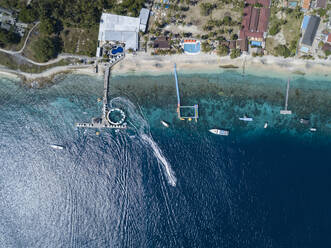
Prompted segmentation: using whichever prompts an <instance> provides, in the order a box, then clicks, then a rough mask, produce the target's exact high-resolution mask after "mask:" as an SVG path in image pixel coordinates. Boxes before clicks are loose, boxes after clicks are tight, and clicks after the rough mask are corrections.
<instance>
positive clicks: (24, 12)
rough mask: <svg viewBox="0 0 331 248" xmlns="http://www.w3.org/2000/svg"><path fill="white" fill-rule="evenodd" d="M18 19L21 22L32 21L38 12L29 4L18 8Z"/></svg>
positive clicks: (35, 18)
mask: <svg viewBox="0 0 331 248" xmlns="http://www.w3.org/2000/svg"><path fill="white" fill-rule="evenodd" d="M18 19H19V20H20V21H21V22H25V23H32V22H34V21H36V20H37V19H38V12H37V11H36V9H33V8H31V7H30V6H28V7H24V8H22V9H21V10H20V13H19V15H18Z"/></svg>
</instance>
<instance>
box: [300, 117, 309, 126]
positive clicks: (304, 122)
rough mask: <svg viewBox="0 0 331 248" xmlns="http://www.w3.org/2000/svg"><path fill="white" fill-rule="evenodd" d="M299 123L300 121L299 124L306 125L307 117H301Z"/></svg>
mask: <svg viewBox="0 0 331 248" xmlns="http://www.w3.org/2000/svg"><path fill="white" fill-rule="evenodd" d="M300 123H301V124H305V125H308V124H309V119H304V118H301V119H300Z"/></svg>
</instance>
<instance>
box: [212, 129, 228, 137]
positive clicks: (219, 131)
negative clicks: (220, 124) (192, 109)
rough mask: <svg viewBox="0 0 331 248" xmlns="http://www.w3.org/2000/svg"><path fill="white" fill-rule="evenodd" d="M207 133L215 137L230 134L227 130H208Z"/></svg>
mask: <svg viewBox="0 0 331 248" xmlns="http://www.w3.org/2000/svg"><path fill="white" fill-rule="evenodd" d="M209 132H211V133H213V134H217V135H222V136H228V135H229V134H230V132H229V131H228V130H222V129H216V128H214V129H209Z"/></svg>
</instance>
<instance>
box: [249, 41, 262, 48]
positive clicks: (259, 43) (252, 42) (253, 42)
mask: <svg viewBox="0 0 331 248" xmlns="http://www.w3.org/2000/svg"><path fill="white" fill-rule="evenodd" d="M251 45H252V46H258V47H260V46H262V42H261V41H255V40H252V41H251Z"/></svg>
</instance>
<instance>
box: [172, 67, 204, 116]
mask: <svg viewBox="0 0 331 248" xmlns="http://www.w3.org/2000/svg"><path fill="white" fill-rule="evenodd" d="M174 71H175V81H176V94H177V114H178V118H179V119H180V120H185V119H188V120H189V121H191V120H192V119H194V120H195V121H198V118H199V105H198V104H194V105H193V106H181V105H180V95H179V86H178V78H177V71H176V64H174ZM182 109H191V110H192V113H193V115H184V114H182V113H181V110H182Z"/></svg>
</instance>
